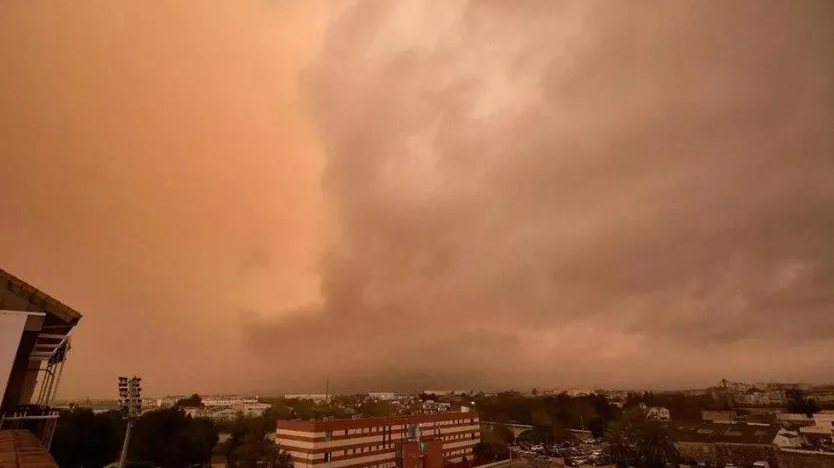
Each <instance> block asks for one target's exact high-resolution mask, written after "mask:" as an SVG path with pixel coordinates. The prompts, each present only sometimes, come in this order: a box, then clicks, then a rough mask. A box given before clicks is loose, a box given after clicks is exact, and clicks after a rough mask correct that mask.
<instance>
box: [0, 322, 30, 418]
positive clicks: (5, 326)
mask: <svg viewBox="0 0 834 468" xmlns="http://www.w3.org/2000/svg"><path fill="white" fill-rule="evenodd" d="M27 318H28V314H25V313H19V312H5V311H0V405H2V404H3V396H4V395H5V394H6V385H8V384H9V374H11V373H12V366H13V365H14V358H15V355H16V354H17V348H18V346H20V337H21V336H23V328H24V327H25V326H26V319H27Z"/></svg>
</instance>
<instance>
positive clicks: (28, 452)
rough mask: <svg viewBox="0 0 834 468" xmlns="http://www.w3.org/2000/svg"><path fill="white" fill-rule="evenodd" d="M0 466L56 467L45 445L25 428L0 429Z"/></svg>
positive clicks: (7, 467) (9, 467)
mask: <svg viewBox="0 0 834 468" xmlns="http://www.w3.org/2000/svg"><path fill="white" fill-rule="evenodd" d="M0 468H58V464H57V463H55V459H53V458H52V456H51V455H50V454H49V452H48V451H47V450H46V447H44V445H43V444H42V443H41V441H40V440H38V438H37V437H35V436H34V435H33V434H32V433H31V432H29V431H27V430H11V431H0Z"/></svg>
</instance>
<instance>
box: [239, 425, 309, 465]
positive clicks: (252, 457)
mask: <svg viewBox="0 0 834 468" xmlns="http://www.w3.org/2000/svg"><path fill="white" fill-rule="evenodd" d="M226 463H227V465H228V466H229V468H292V467H293V461H292V456H290V454H289V453H288V452H286V451H284V450H281V448H280V447H279V446H278V445H277V444H276V443H275V442H273V441H271V440H269V438H267V437H258V436H257V435H256V434H254V433H251V434H247V435H246V437H245V439H244V440H243V441H242V443H240V444H238V445H237V446H236V447H235V449H234V450H232V451H231V452H229V454H228V456H227V457H226Z"/></svg>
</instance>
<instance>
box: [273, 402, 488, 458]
mask: <svg viewBox="0 0 834 468" xmlns="http://www.w3.org/2000/svg"><path fill="white" fill-rule="evenodd" d="M276 442H277V443H278V445H279V446H280V447H281V448H282V449H284V450H286V451H287V452H288V453H289V454H290V455H291V456H292V460H293V464H294V466H295V468H353V467H356V468H360V467H361V468H442V467H443V466H444V464H445V463H457V462H461V461H463V460H464V459H467V460H469V459H472V458H473V453H472V451H473V449H474V447H475V445H477V444H478V442H480V421H479V419H478V415H477V414H476V413H473V412H447V413H433V414H417V415H408V416H398V417H393V418H364V419H340V420H325V421H278V428H277V430H276Z"/></svg>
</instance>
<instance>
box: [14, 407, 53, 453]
mask: <svg viewBox="0 0 834 468" xmlns="http://www.w3.org/2000/svg"><path fill="white" fill-rule="evenodd" d="M59 415H60V412H59V411H58V410H56V409H53V408H49V407H45V406H37V405H21V406H20V407H18V410H17V411H15V412H13V413H9V414H3V415H0V430H7V429H26V430H28V431H29V432H31V433H32V434H34V435H35V437H37V438H38V439H40V441H41V442H42V443H43V445H44V447H46V449H47V450H49V447H50V445H51V444H52V437H53V436H54V435H55V427H56V426H57V425H58V417H59Z"/></svg>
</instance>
